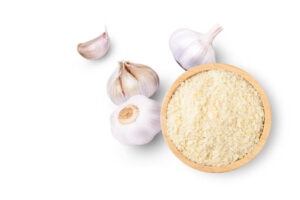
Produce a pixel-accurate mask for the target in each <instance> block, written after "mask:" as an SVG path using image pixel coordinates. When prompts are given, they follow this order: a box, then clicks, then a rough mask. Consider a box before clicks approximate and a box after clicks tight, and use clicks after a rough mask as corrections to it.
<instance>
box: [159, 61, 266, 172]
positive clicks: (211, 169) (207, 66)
mask: <svg viewBox="0 0 300 200" xmlns="http://www.w3.org/2000/svg"><path fill="white" fill-rule="evenodd" d="M209 70H225V71H229V72H235V73H237V74H239V75H240V76H242V77H243V78H244V79H245V80H247V81H248V82H249V83H250V84H252V86H253V87H254V88H255V89H256V90H257V92H258V93H259V95H260V98H261V100H262V103H263V108H264V113H265V121H264V128H263V132H262V135H261V137H260V140H259V142H258V143H257V144H256V145H255V147H254V149H253V150H252V151H251V152H250V153H249V154H248V155H247V156H245V157H244V158H242V159H240V160H238V161H236V162H234V163H232V164H230V165H226V166H222V167H210V166H205V165H201V164H198V163H195V162H193V161H191V160H190V159H188V158H187V157H185V156H184V155H183V154H182V153H181V152H180V151H179V150H178V149H177V148H176V146H175V145H174V144H173V142H172V141H171V139H170V138H169V137H168V134H167V108H168V104H169V101H170V99H171V98H172V95H173V93H174V92H175V91H176V89H177V88H178V87H179V86H180V83H181V82H183V81H185V80H186V79H189V78H190V77H192V76H194V75H195V74H198V73H201V72H204V71H209ZM161 126H162V132H163V136H164V138H165V141H166V142H167V144H168V146H169V148H170V149H171V151H172V152H173V153H174V154H175V156H177V158H179V159H180V160H181V161H182V162H184V163H185V164H187V165H188V166H190V167H192V168H195V169H197V170H201V171H205V172H226V171H231V170H234V169H237V168H239V167H242V166H243V165H245V164H247V163H248V162H250V161H251V160H252V159H253V158H254V157H255V156H256V155H257V154H258V153H259V152H260V151H261V149H262V148H263V146H264V144H265V142H266V140H267V139H268V136H269V132H270V129H271V108H270V104H269V101H268V99H267V96H266V94H265V92H264V90H263V89H262V87H261V86H260V85H259V84H258V83H257V82H256V80H255V79H254V78H252V77H251V76H250V75H249V74H248V73H247V72H245V71H243V70H241V69H239V68H237V67H234V66H231V65H227V64H221V63H213V64H205V65H200V66H197V67H194V68H192V69H190V70H188V71H186V72H185V73H183V74H182V75H181V76H179V77H178V78H177V79H176V81H175V82H174V83H173V84H172V86H171V87H170V89H169V90H168V92H167V94H166V96H165V98H164V101H163V105H162V110H161Z"/></svg>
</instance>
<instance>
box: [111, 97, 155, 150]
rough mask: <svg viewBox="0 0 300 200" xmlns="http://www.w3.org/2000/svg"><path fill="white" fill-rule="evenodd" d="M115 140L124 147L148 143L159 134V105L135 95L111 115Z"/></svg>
mask: <svg viewBox="0 0 300 200" xmlns="http://www.w3.org/2000/svg"><path fill="white" fill-rule="evenodd" d="M110 123H111V131H112V135H113V137H114V138H115V139H117V140H118V141H119V142H120V143H122V144H126V145H143V144H147V143H149V142H150V141H151V140H152V139H153V138H154V136H155V135H156V134H157V133H159V132H160V130H161V126H160V104H159V103H158V102H156V101H154V100H152V99H149V98H147V97H145V96H143V95H135V96H133V97H131V98H130V99H129V100H128V101H126V102H125V103H123V104H121V105H120V106H119V107H118V108H117V109H116V110H115V111H114V112H113V113H112V115H111V118H110Z"/></svg>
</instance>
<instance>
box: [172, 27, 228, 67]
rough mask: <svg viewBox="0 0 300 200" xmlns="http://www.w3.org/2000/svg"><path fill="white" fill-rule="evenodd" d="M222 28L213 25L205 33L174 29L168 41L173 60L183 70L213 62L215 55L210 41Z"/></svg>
mask: <svg viewBox="0 0 300 200" xmlns="http://www.w3.org/2000/svg"><path fill="white" fill-rule="evenodd" d="M222 30H223V28H222V27H221V26H220V25H215V26H214V27H213V28H212V29H211V30H210V31H209V32H208V33H206V34H201V33H198V32H195V31H192V30H189V29H179V30H177V31H175V32H174V33H173V34H172V35H171V38H170V41H169V45H170V49H171V51H172V53H173V56H174V58H175V60H176V61H177V62H178V64H179V65H180V66H181V67H182V68H184V69H185V70H188V69H190V68H191V67H195V66H198V65H202V64H208V63H215V62H216V56H215V51H214V49H213V46H212V42H213V40H214V38H215V37H216V36H217V35H218V33H220V32H221V31H222Z"/></svg>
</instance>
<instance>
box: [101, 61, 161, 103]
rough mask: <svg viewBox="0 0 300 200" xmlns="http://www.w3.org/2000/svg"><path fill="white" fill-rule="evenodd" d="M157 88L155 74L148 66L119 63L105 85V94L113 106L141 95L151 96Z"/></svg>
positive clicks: (157, 79) (157, 81)
mask: <svg viewBox="0 0 300 200" xmlns="http://www.w3.org/2000/svg"><path fill="white" fill-rule="evenodd" d="M158 87H159V78H158V75H157V73H156V72H155V71H154V70H153V69H151V68H150V67H148V66H145V65H142V64H136V63H132V62H128V61H125V62H119V67H118V68H117V69H116V71H115V72H114V73H113V74H112V75H111V77H110V78H109V80H108V83H107V93H108V95H109V97H110V99H111V100H112V101H113V102H114V103H115V104H120V103H123V102H125V101H126V100H127V99H128V98H130V97H132V96H134V95H137V94H141V95H144V96H147V97H150V96H152V95H153V94H154V93H155V92H156V91H157V89H158Z"/></svg>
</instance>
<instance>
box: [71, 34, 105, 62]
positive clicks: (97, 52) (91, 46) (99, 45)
mask: <svg viewBox="0 0 300 200" xmlns="http://www.w3.org/2000/svg"><path fill="white" fill-rule="evenodd" d="M109 46H110V41H109V37H108V33H107V31H105V32H104V33H102V34H101V35H100V36H99V37H97V38H95V39H93V40H90V41H88V42H85V43H80V44H78V46H77V51H78V53H79V54H80V55H82V56H83V57H84V58H86V59H92V60H95V59H99V58H101V57H103V56H104V55H105V54H106V53H107V51H108V49H109Z"/></svg>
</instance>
